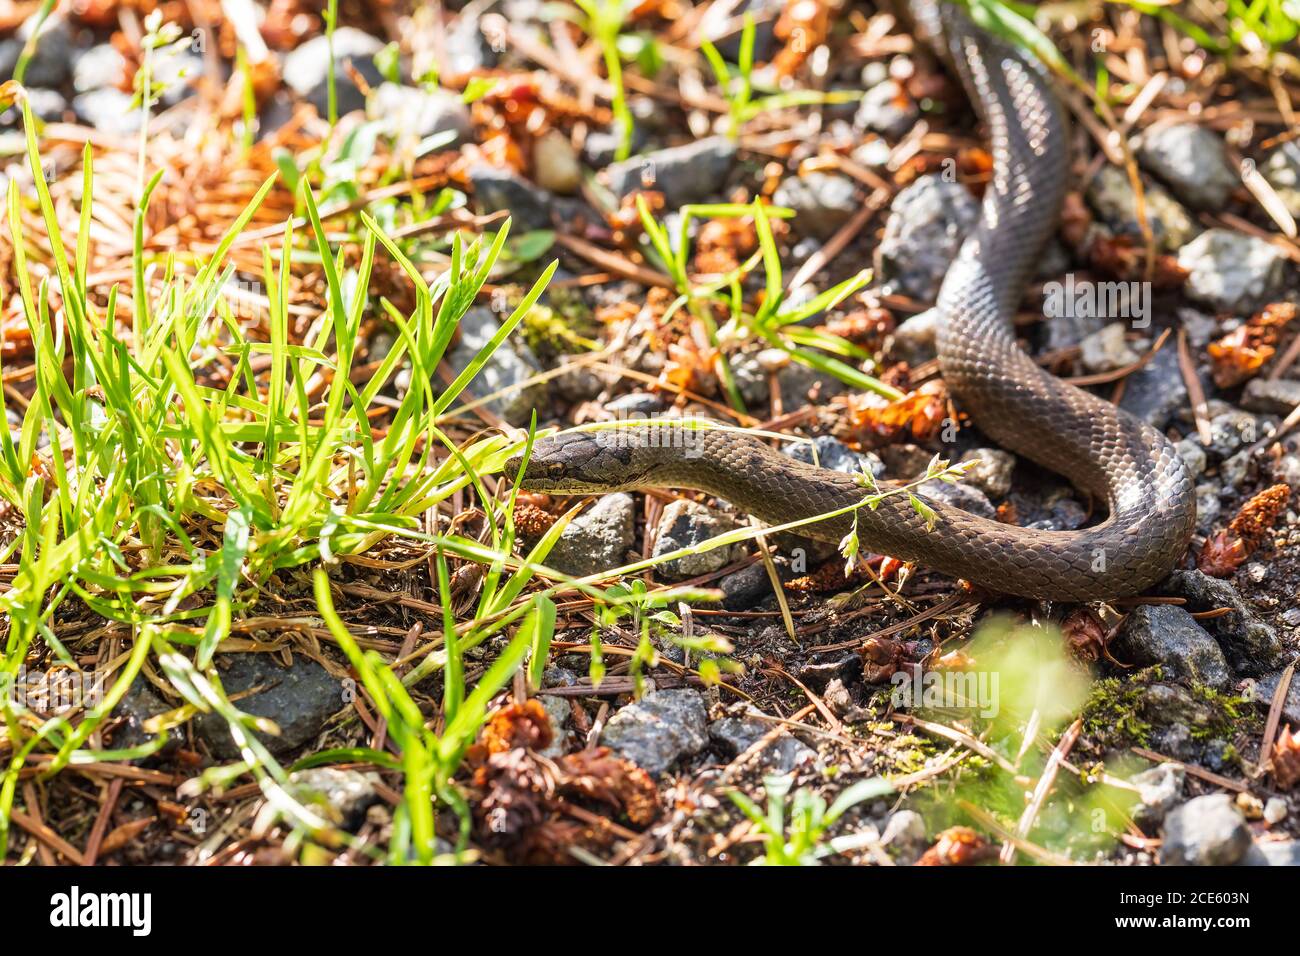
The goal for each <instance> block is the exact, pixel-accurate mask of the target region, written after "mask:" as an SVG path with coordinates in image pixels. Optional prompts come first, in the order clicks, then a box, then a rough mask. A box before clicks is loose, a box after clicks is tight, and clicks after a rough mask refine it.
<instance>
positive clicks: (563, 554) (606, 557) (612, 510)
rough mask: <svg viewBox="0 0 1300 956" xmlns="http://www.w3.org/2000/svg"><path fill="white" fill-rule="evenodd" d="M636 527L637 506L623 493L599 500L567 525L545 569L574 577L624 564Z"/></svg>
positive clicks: (552, 550) (605, 496) (549, 556)
mask: <svg viewBox="0 0 1300 956" xmlns="http://www.w3.org/2000/svg"><path fill="white" fill-rule="evenodd" d="M635 525H636V503H635V502H634V501H633V500H632V496H631V495H629V494H627V493H626V492H617V493H615V494H612V495H604V496H603V497H601V498H599V499H598V500H597V501H596V503H595V504H593V505H592V506H591V507H590V508H588V509H587V510H586V511H584V512H582V513H581V514H579V515H578V516H577V517H576V518H574V519H573V520H572V521H570V522H569V524H568V527H566V528H565V529H564V531H563V532H562V533H561V534H560V538H559V540H558V541H556V542H555V547H554V548H552V549H551V553H550V554H548V555H547V556H546V565H547V566H548V567H552V568H555V570H557V571H562V572H564V573H565V574H569V575H572V576H573V577H584V576H586V575H588V574H597V573H600V572H602V571H609V570H611V569H613V568H617V567H619V566H620V565H623V564H625V563H626V558H627V552H628V549H629V548H631V547H632V543H633V539H634V534H635Z"/></svg>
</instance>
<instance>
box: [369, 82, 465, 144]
mask: <svg viewBox="0 0 1300 956" xmlns="http://www.w3.org/2000/svg"><path fill="white" fill-rule="evenodd" d="M366 113H367V115H368V116H369V118H370V119H371V120H374V121H377V122H379V123H381V124H382V126H383V129H384V131H385V132H387V133H388V134H389V135H390V136H403V135H404V136H410V137H412V138H413V139H415V140H416V141H419V140H423V139H425V138H427V137H429V136H433V135H435V134H437V133H455V134H456V139H454V140H452V141H451V142H450V143H448V146H451V145H454V144H455V143H457V142H460V141H462V140H468V139H469V138H470V137H471V136H472V135H473V126H472V125H471V123H470V117H469V107H468V106H466V105H465V103H464V102H463V101H462V100H461V98H460V97H459V96H457V95H455V94H454V93H451V92H450V91H448V90H442V89H428V88H425V87H415V86H403V85H401V84H399V83H391V82H388V83H381V84H380V85H379V87H378V88H377V89H376V90H375V92H374V95H373V96H372V97H371V98H370V102H369V103H368V104H366Z"/></svg>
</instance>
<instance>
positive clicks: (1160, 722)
mask: <svg viewBox="0 0 1300 956" xmlns="http://www.w3.org/2000/svg"><path fill="white" fill-rule="evenodd" d="M1140 707H1141V711H1142V716H1143V717H1145V718H1146V719H1147V720H1149V721H1150V722H1151V723H1152V724H1155V725H1156V726H1160V727H1168V726H1173V725H1175V724H1191V725H1193V726H1199V725H1202V724H1205V723H1207V722H1209V721H1210V720H1211V719H1212V718H1213V717H1214V714H1213V713H1212V712H1211V711H1210V709H1209V707H1207V706H1206V705H1205V704H1203V703H1201V702H1200V701H1198V700H1196V698H1194V697H1193V696H1192V694H1191V691H1189V690H1187V689H1186V688H1184V687H1180V686H1179V685H1177V684H1151V685H1149V686H1148V687H1146V688H1144V689H1143V691H1142V696H1141V704H1140Z"/></svg>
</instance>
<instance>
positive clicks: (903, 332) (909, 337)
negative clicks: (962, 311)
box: [893, 309, 942, 366]
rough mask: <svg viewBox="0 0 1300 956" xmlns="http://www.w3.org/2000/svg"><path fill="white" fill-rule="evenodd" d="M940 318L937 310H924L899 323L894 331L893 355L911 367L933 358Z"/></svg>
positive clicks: (935, 352) (935, 353)
mask: <svg viewBox="0 0 1300 956" xmlns="http://www.w3.org/2000/svg"><path fill="white" fill-rule="evenodd" d="M941 318H942V316H941V315H940V314H939V310H938V309H926V310H925V311H924V312H918V313H917V314H916V315H911V316H908V317H907V318H906V319H904V320H903V321H902V322H900V323H899V324H898V328H896V329H894V348H893V352H894V354H895V355H896V356H897V357H898V358H900V359H902V360H903V361H904V362H907V363H908V364H909V365H912V366H916V365H920V364H921V363H922V362H928V361H930V359H932V358H934V357H935V356H936V355H937V354H938V352H937V350H936V347H935V336H936V335H937V334H938V331H939V321H940V319H941Z"/></svg>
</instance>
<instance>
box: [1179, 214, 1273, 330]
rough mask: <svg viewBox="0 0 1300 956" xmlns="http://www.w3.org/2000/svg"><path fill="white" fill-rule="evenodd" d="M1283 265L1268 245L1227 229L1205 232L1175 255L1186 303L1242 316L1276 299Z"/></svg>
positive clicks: (1260, 240)
mask: <svg viewBox="0 0 1300 956" xmlns="http://www.w3.org/2000/svg"><path fill="white" fill-rule="evenodd" d="M1285 262H1286V260H1285V258H1284V257H1283V255H1282V253H1281V251H1279V250H1278V249H1276V248H1275V247H1274V246H1273V245H1272V244H1271V243H1268V242H1265V241H1264V240H1263V239H1257V238H1256V237H1254V236H1246V235H1242V234H1241V233H1239V232H1233V231H1232V230H1229V229H1209V230H1206V231H1205V232H1203V233H1201V234H1200V235H1199V236H1197V237H1196V238H1195V239H1193V240H1192V241H1191V242H1189V243H1188V244H1187V245H1185V246H1183V247H1182V249H1180V250H1179V251H1178V265H1179V266H1181V267H1182V268H1183V269H1186V270H1187V271H1188V273H1189V274H1188V277H1187V284H1186V286H1185V291H1186V294H1187V297H1188V298H1189V299H1192V300H1194V301H1196V302H1201V303H1204V304H1205V305H1208V306H1210V307H1211V308H1213V309H1214V310H1215V311H1217V312H1233V313H1238V314H1243V315H1244V314H1246V313H1249V312H1251V311H1253V310H1254V309H1255V308H1257V307H1259V306H1262V305H1264V304H1266V303H1267V302H1269V301H1270V300H1271V299H1272V298H1273V297H1274V296H1276V295H1277V293H1278V291H1279V290H1280V289H1281V286H1282V281H1283V277H1284V275H1285ZM1162 351H1163V350H1162Z"/></svg>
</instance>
